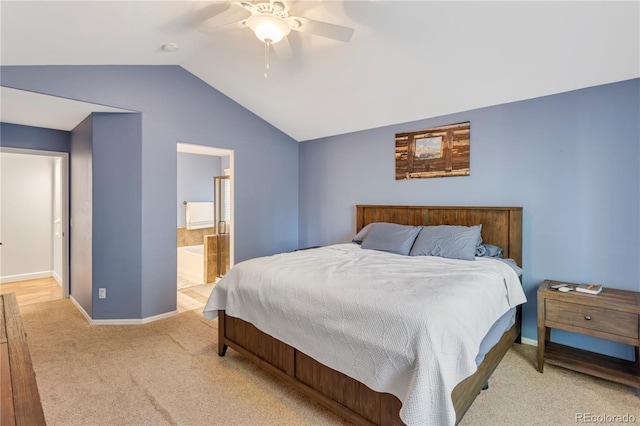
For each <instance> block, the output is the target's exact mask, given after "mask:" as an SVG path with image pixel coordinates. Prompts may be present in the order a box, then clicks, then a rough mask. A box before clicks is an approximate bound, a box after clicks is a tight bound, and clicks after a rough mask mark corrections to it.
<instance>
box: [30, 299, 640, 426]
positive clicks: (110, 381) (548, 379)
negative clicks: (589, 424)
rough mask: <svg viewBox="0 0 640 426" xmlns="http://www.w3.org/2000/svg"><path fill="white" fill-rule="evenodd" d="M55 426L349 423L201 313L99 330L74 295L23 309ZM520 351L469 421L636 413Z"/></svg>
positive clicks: (566, 420)
mask: <svg viewBox="0 0 640 426" xmlns="http://www.w3.org/2000/svg"><path fill="white" fill-rule="evenodd" d="M21 311H22V315H23V322H24V326H25V329H26V331H27V333H28V341H29V348H30V351H31V356H32V361H33V366H34V370H35V372H36V380H37V382H38V388H39V390H40V397H41V400H42V405H43V409H44V413H45V418H46V421H47V424H48V425H50V426H55V425H193V426H198V425H214V424H224V425H329V424H331V425H340V424H346V422H345V421H344V420H342V419H341V418H340V417H338V416H336V415H334V414H333V413H331V412H330V411H328V410H327V409H324V408H323V407H321V406H320V405H318V404H316V403H314V402H312V401H311V400H309V399H308V398H307V397H306V396H304V395H302V394H301V393H299V392H298V391H296V390H295V389H293V388H291V387H290V386H289V385H288V384H286V383H283V382H281V381H280V380H278V379H276V378H275V377H273V376H271V375H270V374H269V373H266V372H265V371H263V370H262V369H260V368H259V367H257V366H255V365H254V364H252V363H251V362H249V361H247V360H245V359H244V358H243V357H242V356H240V355H239V354H237V353H236V352H234V351H233V350H231V349H230V350H228V351H227V355H226V356H225V357H219V356H218V355H217V321H215V320H214V321H207V320H205V319H204V318H203V317H202V315H201V313H200V311H199V310H193V311H188V312H183V313H180V314H178V315H175V316H173V317H171V318H167V319H163V320H159V321H156V322H153V323H150V324H144V325H135V326H96V325H93V326H92V325H90V324H89V323H88V322H87V321H86V319H85V318H84V317H83V316H82V315H81V314H80V313H79V312H78V310H77V309H76V308H75V306H73V304H72V303H71V302H70V301H69V300H68V299H62V300H56V301H52V302H45V303H39V304H35V305H29V306H24V307H21ZM534 360H535V348H534V347H531V346H525V345H514V347H513V348H512V349H511V350H510V351H509V352H508V353H507V355H506V357H505V358H504V360H503V361H502V362H501V364H500V365H499V366H498V368H497V370H496V372H495V373H494V374H493V376H492V378H491V379H490V388H489V389H488V390H487V391H484V392H482V393H481V394H480V395H479V396H478V398H477V399H476V401H475V402H474V404H473V405H472V406H471V408H470V409H469V411H468V412H467V415H466V416H465V417H464V418H463V419H462V422H461V423H460V424H461V425H507V424H509V425H513V424H529V425H558V424H566V425H569V424H576V414H577V413H591V414H593V415H604V414H608V415H625V414H629V415H632V416H635V418H636V422H640V409H639V407H640V398H639V397H638V396H636V395H635V394H633V393H632V392H630V390H629V388H627V387H626V386H622V385H618V384H615V383H611V382H607V381H604V380H599V379H596V378H592V377H590V376H587V375H582V374H579V373H575V372H572V371H568V370H565V369H561V368H557V367H554V366H546V367H545V373H544V374H540V373H538V372H537V371H536V369H535V367H534Z"/></svg>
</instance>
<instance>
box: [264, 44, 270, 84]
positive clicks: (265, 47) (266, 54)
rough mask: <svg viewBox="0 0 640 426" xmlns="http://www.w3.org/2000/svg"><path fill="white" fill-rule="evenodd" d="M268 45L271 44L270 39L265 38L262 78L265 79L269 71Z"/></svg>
mask: <svg viewBox="0 0 640 426" xmlns="http://www.w3.org/2000/svg"><path fill="white" fill-rule="evenodd" d="M269 46H271V40H269V39H266V40H265V43H264V78H265V80H266V79H267V74H268V73H269Z"/></svg>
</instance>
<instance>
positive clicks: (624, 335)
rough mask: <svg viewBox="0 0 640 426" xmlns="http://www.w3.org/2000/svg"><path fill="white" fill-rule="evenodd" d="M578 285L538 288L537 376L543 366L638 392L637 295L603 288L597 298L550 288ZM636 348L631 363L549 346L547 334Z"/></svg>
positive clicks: (639, 323)
mask: <svg viewBox="0 0 640 426" xmlns="http://www.w3.org/2000/svg"><path fill="white" fill-rule="evenodd" d="M556 284H567V285H571V286H573V287H575V286H576V285H577V284H571V283H563V282H560V281H551V280H547V281H545V282H543V283H542V284H541V285H540V287H539V288H538V371H540V372H541V373H542V371H543V369H544V362H545V361H546V362H548V363H549V364H554V365H558V366H560V367H564V368H569V369H571V370H575V371H579V372H581V373H586V374H591V375H593V376H596V377H600V378H603V379H607V380H612V381H614V382H618V383H622V384H625V385H628V386H632V387H634V388H640V352H639V347H640V293H638V292H635V291H626V290H617V289H612V288H606V287H605V288H603V289H602V292H600V294H597V295H594V294H587V293H578V292H576V291H570V292H568V293H562V292H560V291H558V290H554V289H552V288H551V286H553V285H556ZM552 328H556V329H560V330H566V331H571V332H573V333H579V334H584V335H587V336H594V337H599V338H601V339H607V340H612V341H615V342H621V343H626V344H628V345H632V346H635V357H636V360H635V362H631V361H627V360H623V359H619V358H614V357H610V356H606V355H601V354H597V353H594V352H590V351H585V350H582V349H577V348H573V347H569V346H565V345H561V344H558V343H554V342H551V341H550V335H551V329H552Z"/></svg>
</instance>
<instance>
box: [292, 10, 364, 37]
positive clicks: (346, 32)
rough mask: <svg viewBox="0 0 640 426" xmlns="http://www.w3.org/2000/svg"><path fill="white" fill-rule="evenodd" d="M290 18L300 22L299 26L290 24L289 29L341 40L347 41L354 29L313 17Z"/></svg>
mask: <svg viewBox="0 0 640 426" xmlns="http://www.w3.org/2000/svg"><path fill="white" fill-rule="evenodd" d="M290 19H294V20H296V21H298V22H300V26H299V27H297V28H296V27H295V26H292V27H291V29H293V30H296V31H300V32H303V33H309V34H315V35H319V36H322V37H326V38H331V39H333V40H338V41H343V42H345V43H348V42H350V41H351V37H353V33H354V31H355V30H354V29H353V28H349V27H343V26H342V25H336V24H330V23H328V22H320V21H314V20H313V19H309V18H303V17H300V16H292V17H290Z"/></svg>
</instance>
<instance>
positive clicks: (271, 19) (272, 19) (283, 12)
mask: <svg viewBox="0 0 640 426" xmlns="http://www.w3.org/2000/svg"><path fill="white" fill-rule="evenodd" d="M230 5H237V6H240V7H242V8H243V9H245V10H247V11H248V12H250V13H251V16H249V17H248V18H243V19H241V20H239V21H235V22H231V23H226V24H222V25H217V26H214V27H205V28H202V29H201V30H200V31H201V32H202V33H204V34H208V35H218V34H221V33H225V32H227V31H231V30H235V29H242V28H250V29H251V30H252V31H253V33H254V34H255V35H256V37H257V38H258V39H259V40H260V41H262V42H263V43H265V44H267V45H270V44H273V43H277V42H279V41H280V40H282V39H283V38H284V37H286V36H288V35H289V33H290V32H291V31H292V30H293V31H299V32H302V33H309V34H315V35H318V36H322V37H326V38H330V39H333V40H338V41H342V42H345V43H347V42H349V41H351V37H352V36H353V33H354V30H353V28H349V27H344V26H341V25H336V24H330V23H328V22H321V21H316V20H313V19H309V18H304V17H302V16H296V15H290V14H289V7H288V6H287V5H286V3H284V2H282V1H274V0H268V1H267V0H258V1H256V2H254V3H252V2H250V1H238V2H230ZM224 9H225V10H226V9H227V8H224ZM220 12H222V11H220Z"/></svg>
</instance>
